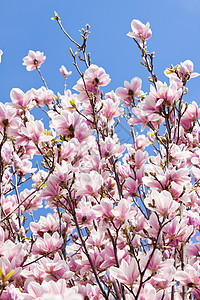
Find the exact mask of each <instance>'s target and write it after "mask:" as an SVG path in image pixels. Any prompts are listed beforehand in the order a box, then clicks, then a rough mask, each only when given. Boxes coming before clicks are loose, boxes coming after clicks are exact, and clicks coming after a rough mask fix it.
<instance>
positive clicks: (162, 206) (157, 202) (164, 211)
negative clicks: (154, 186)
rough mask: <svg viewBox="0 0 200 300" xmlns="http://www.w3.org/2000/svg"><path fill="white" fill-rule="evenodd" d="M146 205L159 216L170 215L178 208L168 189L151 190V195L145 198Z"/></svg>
mask: <svg viewBox="0 0 200 300" xmlns="http://www.w3.org/2000/svg"><path fill="white" fill-rule="evenodd" d="M145 204H146V205H147V207H148V208H149V209H151V210H153V211H156V212H158V213H159V214H160V215H161V216H167V215H172V214H173V213H175V212H176V210H177V209H178V208H179V203H177V202H176V201H174V200H173V199H172V196H171V194H170V193H169V192H168V191H162V192H160V193H159V192H157V191H156V190H153V191H152V192H151V195H150V196H149V197H147V198H146V199H145Z"/></svg>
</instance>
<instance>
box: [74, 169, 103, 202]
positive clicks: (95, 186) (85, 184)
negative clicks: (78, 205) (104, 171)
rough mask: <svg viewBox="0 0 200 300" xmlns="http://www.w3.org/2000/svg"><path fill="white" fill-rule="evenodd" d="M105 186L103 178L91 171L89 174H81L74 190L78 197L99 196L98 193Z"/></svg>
mask: <svg viewBox="0 0 200 300" xmlns="http://www.w3.org/2000/svg"><path fill="white" fill-rule="evenodd" d="M102 185H103V178H102V176H101V174H99V173H98V172H97V171H90V173H89V174H87V173H80V174H79V176H78V178H77V180H76V182H75V183H74V189H75V190H76V196H98V192H99V190H100V188H101V186H102Z"/></svg>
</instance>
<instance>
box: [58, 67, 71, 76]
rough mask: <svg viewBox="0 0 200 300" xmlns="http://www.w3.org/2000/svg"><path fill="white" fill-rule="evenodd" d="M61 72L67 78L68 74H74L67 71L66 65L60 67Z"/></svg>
mask: <svg viewBox="0 0 200 300" xmlns="http://www.w3.org/2000/svg"><path fill="white" fill-rule="evenodd" d="M59 71H60V73H61V74H62V75H63V76H64V77H65V78H67V77H68V76H70V75H71V74H72V71H69V72H68V71H67V69H66V68H65V66H63V65H62V66H61V68H60V70H59Z"/></svg>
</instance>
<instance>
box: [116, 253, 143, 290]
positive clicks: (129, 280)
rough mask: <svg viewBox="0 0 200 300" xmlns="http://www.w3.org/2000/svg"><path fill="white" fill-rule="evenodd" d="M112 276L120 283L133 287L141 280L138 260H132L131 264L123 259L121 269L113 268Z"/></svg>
mask: <svg viewBox="0 0 200 300" xmlns="http://www.w3.org/2000/svg"><path fill="white" fill-rule="evenodd" d="M110 274H111V275H112V276H113V277H114V278H116V279H117V280H119V282H120V283H124V284H127V285H129V286H131V287H132V286H133V284H134V283H135V282H136V281H137V280H138V279H139V275H140V272H139V270H138V265H137V262H136V260H135V259H134V258H132V259H131V261H130V262H129V263H128V262H127V261H125V260H124V259H123V260H122V262H121V265H120V267H119V268H116V267H111V268H110Z"/></svg>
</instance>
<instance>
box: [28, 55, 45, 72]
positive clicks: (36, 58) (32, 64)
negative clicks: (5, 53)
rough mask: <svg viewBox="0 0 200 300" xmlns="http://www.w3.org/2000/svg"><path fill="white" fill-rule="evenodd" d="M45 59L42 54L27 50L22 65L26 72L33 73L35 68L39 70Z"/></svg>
mask: <svg viewBox="0 0 200 300" xmlns="http://www.w3.org/2000/svg"><path fill="white" fill-rule="evenodd" d="M45 59H46V56H44V53H43V52H40V51H36V52H35V51H32V50H29V52H28V55H27V56H26V57H24V58H23V61H24V62H23V65H24V66H26V69H27V71H33V70H34V69H36V67H37V68H40V67H41V64H42V63H43V62H44V61H45Z"/></svg>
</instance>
